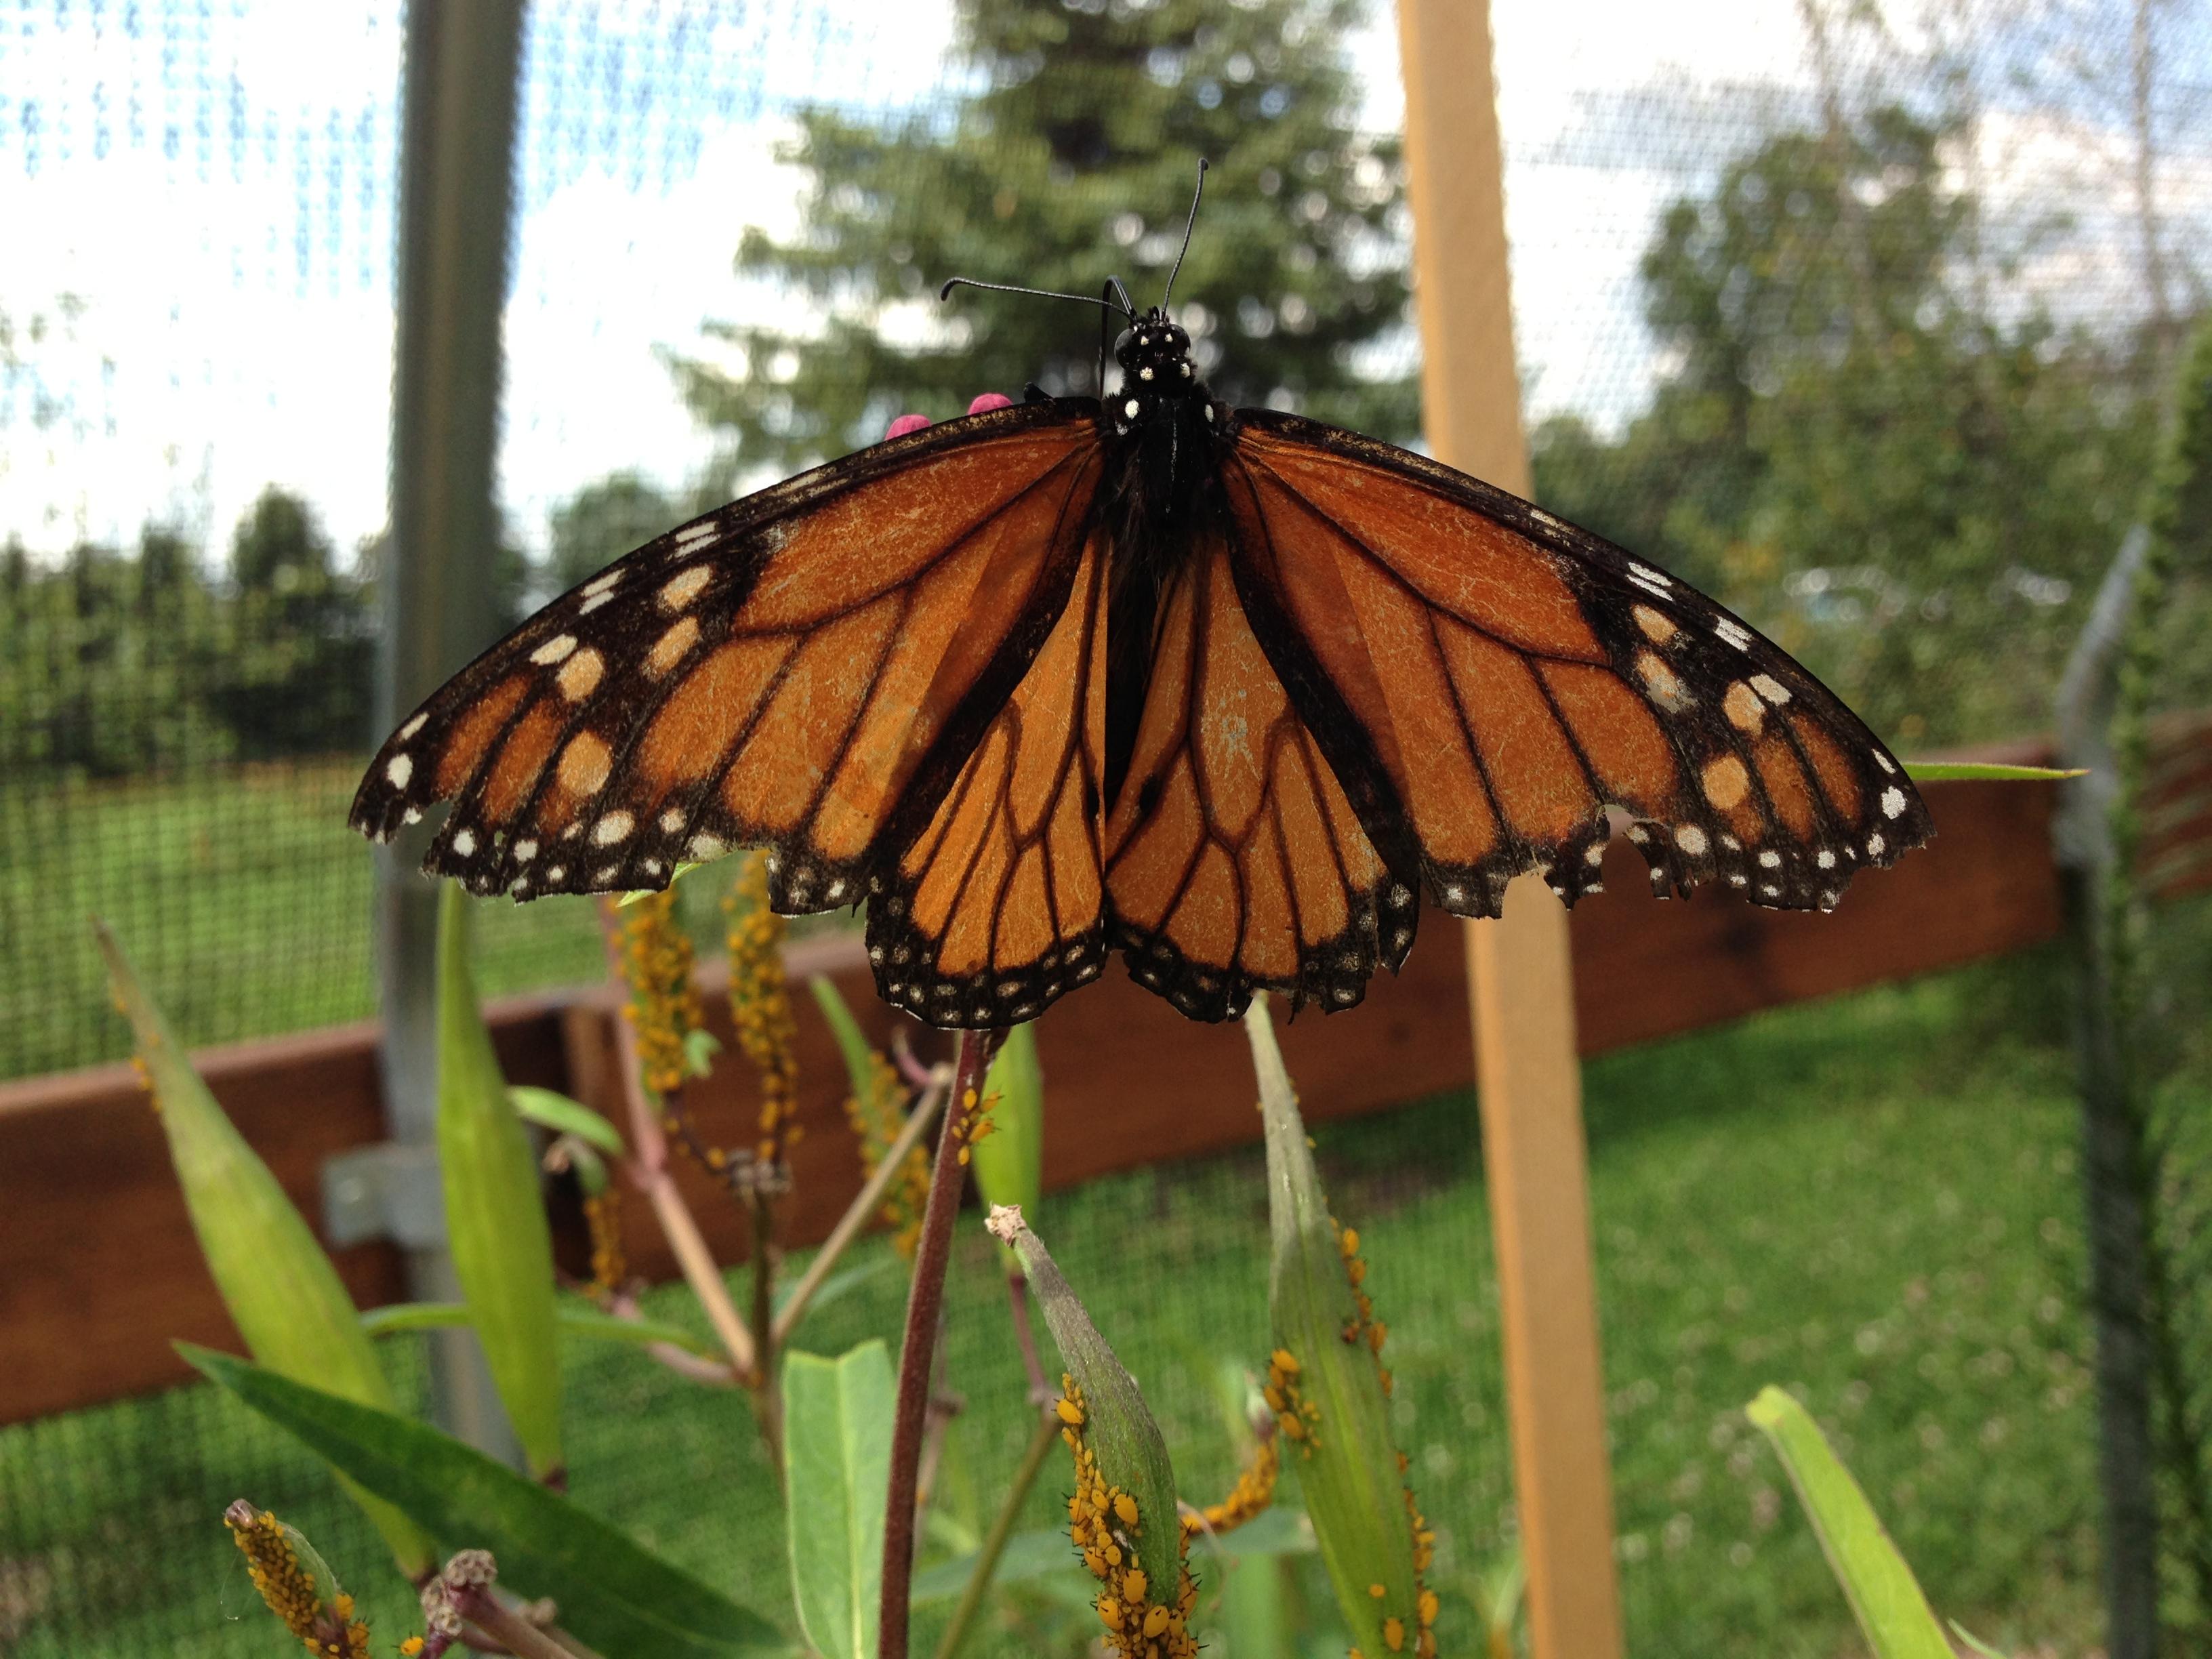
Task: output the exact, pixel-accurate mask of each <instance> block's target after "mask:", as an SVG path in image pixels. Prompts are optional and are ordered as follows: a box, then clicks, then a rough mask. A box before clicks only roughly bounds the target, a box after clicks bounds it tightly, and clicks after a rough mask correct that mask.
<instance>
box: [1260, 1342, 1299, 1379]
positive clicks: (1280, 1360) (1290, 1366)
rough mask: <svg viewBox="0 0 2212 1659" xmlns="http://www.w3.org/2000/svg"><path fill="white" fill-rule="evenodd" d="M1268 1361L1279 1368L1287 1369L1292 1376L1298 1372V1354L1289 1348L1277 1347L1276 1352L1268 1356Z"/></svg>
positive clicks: (1280, 1369)
mask: <svg viewBox="0 0 2212 1659" xmlns="http://www.w3.org/2000/svg"><path fill="white" fill-rule="evenodd" d="M1267 1363H1268V1364H1271V1365H1273V1367H1274V1368H1275V1369H1276V1370H1279V1371H1287V1372H1288V1373H1289V1374H1290V1375H1291V1376H1297V1374H1298V1360H1297V1355H1296V1354H1294V1353H1292V1352H1291V1351H1290V1350H1289V1349H1288V1348H1278V1349H1276V1350H1275V1352H1273V1353H1272V1354H1270V1355H1268V1356H1267Z"/></svg>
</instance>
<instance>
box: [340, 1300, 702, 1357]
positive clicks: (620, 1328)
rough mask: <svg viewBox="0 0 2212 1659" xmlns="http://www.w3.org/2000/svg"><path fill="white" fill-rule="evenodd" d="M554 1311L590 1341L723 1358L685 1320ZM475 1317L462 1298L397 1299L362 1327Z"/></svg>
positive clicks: (569, 1332) (418, 1327)
mask: <svg viewBox="0 0 2212 1659" xmlns="http://www.w3.org/2000/svg"><path fill="white" fill-rule="evenodd" d="M554 1316H555V1317H556V1319H557V1320H558V1321H559V1322H560V1325H561V1331H562V1334H563V1335H564V1336H575V1337H581V1338H583V1339H585V1340H586V1341H599V1342H629V1343H634V1344H636V1345H638V1346H643V1345H645V1344H647V1343H651V1342H665V1343H667V1344H669V1345H670V1346H672V1347H678V1348H681V1349H683V1350H684V1352H686V1353H696V1354H697V1355H699V1356H701V1357H702V1358H707V1359H719V1358H722V1357H723V1356H722V1351H721V1350H720V1348H718V1347H716V1346H714V1344H713V1343H711V1342H709V1341H708V1340H706V1339H704V1338H703V1337H701V1336H699V1335H696V1334H694V1333H693V1332H690V1331H687V1330H685V1329H684V1328H683V1327H682V1326H681V1325H671V1324H668V1323H665V1322H663V1321H660V1320H657V1319H617V1317H616V1316H614V1315H612V1314H611V1313H605V1312H602V1311H601V1310H599V1309H597V1308H594V1307H592V1306H591V1305H590V1304H586V1303H581V1302H562V1303H559V1304H556V1307H555V1310H554ZM468 1322H469V1310H468V1305H467V1304H465V1303H461V1302H394V1303H392V1304H389V1305H388V1306H386V1307H382V1308H371V1309H370V1310H368V1312H367V1313H365V1314H363V1315H362V1316H361V1328H362V1329H363V1330H365V1331H367V1332H368V1334H370V1335H371V1336H391V1335H393V1334H396V1333H398V1332H400V1331H428V1330H437V1329H441V1328H446V1327H448V1326H454V1325H465V1324H467V1323H468Z"/></svg>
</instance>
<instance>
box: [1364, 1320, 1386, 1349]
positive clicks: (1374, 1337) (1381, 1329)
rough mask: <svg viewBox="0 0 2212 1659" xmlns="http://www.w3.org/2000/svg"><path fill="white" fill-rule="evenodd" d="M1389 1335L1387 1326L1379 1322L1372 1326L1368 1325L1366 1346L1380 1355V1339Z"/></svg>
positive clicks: (1381, 1346) (1381, 1343) (1381, 1341)
mask: <svg viewBox="0 0 2212 1659" xmlns="http://www.w3.org/2000/svg"><path fill="white" fill-rule="evenodd" d="M1389 1334H1390V1328H1389V1326H1388V1325H1385V1324H1384V1323H1383V1322H1382V1321H1381V1320H1379V1319H1378V1320H1376V1322H1374V1323H1373V1324H1372V1325H1370V1326H1369V1327H1368V1328H1367V1346H1369V1347H1370V1348H1372V1349H1374V1350H1375V1352H1377V1353H1381V1352H1383V1338H1384V1337H1386V1336H1388V1335H1389Z"/></svg>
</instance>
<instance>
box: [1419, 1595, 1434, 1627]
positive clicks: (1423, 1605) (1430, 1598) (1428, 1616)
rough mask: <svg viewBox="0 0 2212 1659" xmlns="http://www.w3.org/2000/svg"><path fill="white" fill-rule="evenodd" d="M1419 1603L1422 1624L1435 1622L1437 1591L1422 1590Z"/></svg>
mask: <svg viewBox="0 0 2212 1659" xmlns="http://www.w3.org/2000/svg"><path fill="white" fill-rule="evenodd" d="M1419 1607H1420V1610H1421V1623H1422V1624H1423V1625H1424V1626H1427V1625H1433V1624H1435V1623H1436V1622H1437V1593H1436V1592H1435V1591H1434V1590H1432V1589H1425V1590H1423V1591H1422V1592H1421V1595H1420V1601H1419Z"/></svg>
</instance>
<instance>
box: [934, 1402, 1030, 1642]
mask: <svg viewBox="0 0 2212 1659" xmlns="http://www.w3.org/2000/svg"><path fill="white" fill-rule="evenodd" d="M1059 1438H1060V1419H1059V1418H1058V1417H1057V1416H1055V1415H1054V1414H1053V1413H1050V1412H1047V1413H1043V1414H1042V1415H1041V1416H1040V1417H1039V1418H1038V1419H1037V1425H1036V1432H1035V1433H1034V1434H1032V1435H1030V1443H1029V1449H1028V1450H1026V1451H1024V1453H1023V1454H1022V1466H1021V1468H1018V1469H1017V1470H1015V1471H1014V1484H1013V1486H1012V1487H1011V1488H1009V1489H1008V1491H1007V1492H1006V1502H1005V1503H1003V1504H1000V1506H999V1513H998V1514H997V1515H996V1516H994V1517H993V1519H992V1522H991V1530H990V1532H989V1534H987V1535H986V1536H985V1538H984V1540H983V1547H982V1548H981V1549H980V1550H978V1551H977V1552H976V1553H975V1570H974V1571H972V1572H970V1573H969V1575H968V1584H967V1588H966V1589H963V1590H962V1591H961V1592H960V1605H959V1606H957V1607H955V1608H953V1609H952V1621H951V1623H950V1624H948V1625H947V1626H945V1639H944V1640H943V1641H941V1642H939V1644H937V1659H953V1656H954V1655H956V1654H957V1653H958V1652H959V1651H960V1644H961V1643H963V1641H965V1640H966V1639H967V1637H968V1627H969V1626H970V1625H972V1624H974V1623H975V1614H976V1613H977V1612H978V1611H979V1610H980V1609H981V1607H982V1605H983V1597H984V1596H985V1595H987V1594H988V1593H989V1592H990V1589H991V1580H992V1577H994V1575H995V1574H996V1573H997V1572H998V1571H999V1558H1000V1556H1001V1555H1003V1554H1005V1553H1006V1540H1007V1539H1009V1538H1011V1537H1012V1536H1013V1533H1014V1522H1017V1521H1018V1520H1019V1519H1020V1518H1021V1514H1022V1506H1023V1505H1024V1504H1026V1503H1027V1502H1028V1501H1029V1496H1030V1487H1032V1486H1036V1479H1037V1475H1038V1474H1039V1473H1040V1472H1041V1471H1042V1469H1043V1468H1044V1460H1045V1458H1046V1456H1047V1455H1048V1454H1049V1453H1050V1452H1051V1450H1052V1449H1053V1444H1054V1442H1055V1441H1057V1440H1058V1439H1059Z"/></svg>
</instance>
